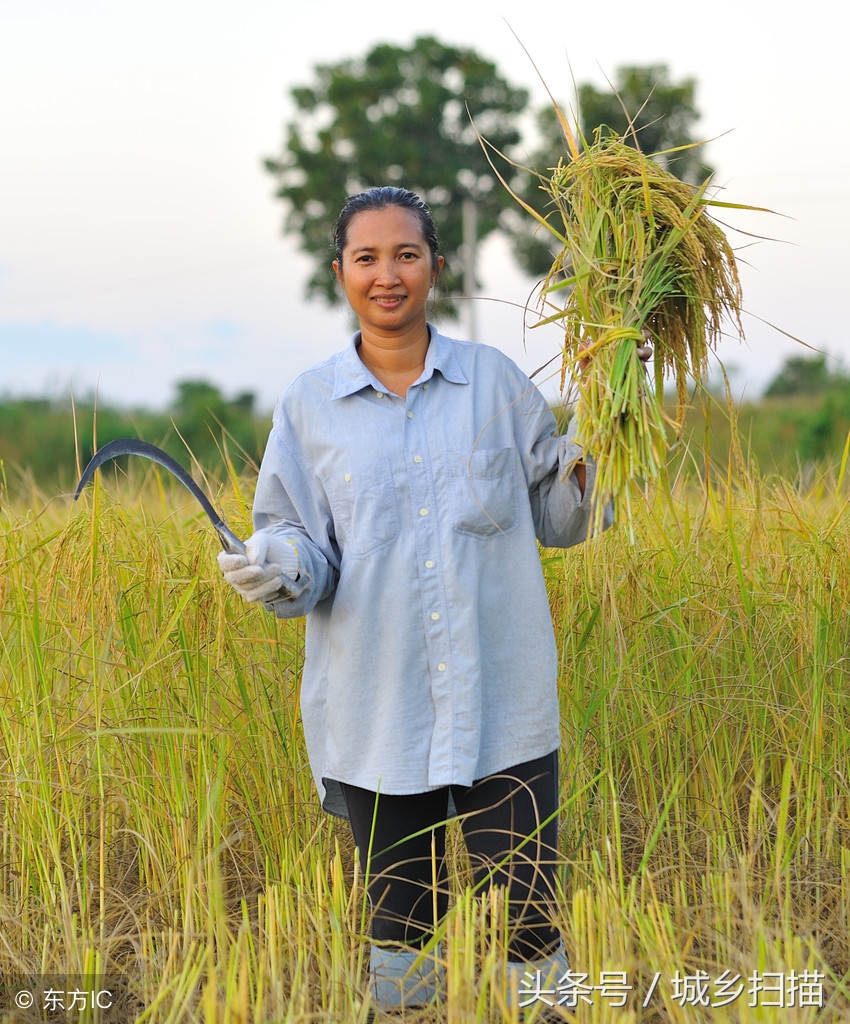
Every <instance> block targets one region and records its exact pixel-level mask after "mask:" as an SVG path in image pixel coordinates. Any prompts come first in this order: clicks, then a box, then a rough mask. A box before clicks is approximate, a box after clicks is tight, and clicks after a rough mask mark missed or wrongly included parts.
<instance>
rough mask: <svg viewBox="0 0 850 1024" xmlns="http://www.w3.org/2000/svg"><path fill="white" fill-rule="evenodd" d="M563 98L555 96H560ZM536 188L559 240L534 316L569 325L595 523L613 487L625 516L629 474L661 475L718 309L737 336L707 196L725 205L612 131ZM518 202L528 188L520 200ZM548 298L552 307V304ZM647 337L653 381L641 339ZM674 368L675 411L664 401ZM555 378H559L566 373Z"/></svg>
mask: <svg viewBox="0 0 850 1024" xmlns="http://www.w3.org/2000/svg"><path fill="white" fill-rule="evenodd" d="M556 109H557V108H556ZM558 113H559V116H560V117H561V122H562V127H563V128H564V132H565V136H566V139H567V143H568V150H569V152H568V159H561V160H559V161H558V164H557V166H556V167H555V168H554V169H552V171H551V177H549V178H548V179H547V178H543V179H541V187H542V188H543V190H544V191H545V192H546V193H547V194H548V196H549V198H550V200H551V203H550V205H551V207H552V210H551V212H550V213H549V214H548V216H546V217H545V218H544V217H542V216H541V215H540V214H538V213H536V212H535V211H534V210H533V209H531V207H529V206H528V205H527V204H525V203H523V206H525V208H526V209H527V210H528V211H529V212H530V213H532V214H533V215H534V216H535V217H536V218H537V220H538V221H539V222H540V223H541V224H542V225H543V226H545V227H546V228H547V229H548V230H549V231H551V232H552V233H553V235H555V237H556V238H557V239H558V241H559V243H560V246H561V248H560V252H559V253H558V255H557V257H556V258H555V260H554V262H553V264H552V267H551V269H550V271H549V274H548V276H547V277H546V280H545V281H544V284H543V288H542V291H541V296H542V304H543V309H544V313H543V317H542V318H541V320H540V322H539V324H537V325H536V326H541V325H542V324H549V323H553V322H557V323H559V324H560V325H561V326H562V327H563V329H564V350H563V359H564V363H563V366H564V372H566V369H567V368H572V369H573V370H577V371H579V372H577V373H576V374H575V377H576V380H577V386H578V391H579V395H578V401H577V403H576V411H575V415H576V416H577V417H578V427H579V430H578V436H579V437H580V439H581V440H582V442H583V444H584V446H585V450H586V451H587V452H588V453H589V454H591V455H592V456H593V457H594V458H595V460H596V462H597V475H596V483H595V487H594V493H593V501H594V506H595V514H594V525H595V527H596V528H599V526H600V525H601V521H602V516H603V512H604V509H605V507H606V505H607V504H608V503H609V502H610V501H611V500H614V501H615V502H616V503H617V504H619V505H620V506H621V507H623V511H624V512H625V515H626V520H627V521H630V519H631V515H630V505H629V495H630V489H631V488H630V484H631V482H632V481H635V480H651V479H654V478H656V477H657V476H658V474H659V473H660V471H661V469H662V467H663V466H664V464H665V461H666V454H667V450H668V447H669V443H670V441H671V440H672V439H673V437H675V436H676V435H678V433H679V432H680V430H681V427H682V424H683V420H684V415H685V410H686V404H687V387H688V381H689V380H693V381H694V382H695V383H697V384H700V383H702V382H703V380H704V378H705V375H706V372H707V369H708V355H709V351H710V350H711V349H713V348H714V347H715V346H716V344H717V342H718V340H719V339H720V337H721V331H722V324H723V322H724V319H725V318H727V317H728V318H729V319H731V321H732V324H733V326H734V327H735V328H736V329H737V331H738V332H739V334H740V335H741V336H742V335H743V329H742V326H741V320H740V311H741V286H740V281H739V278H738V271H737V267H736V264H735V257H734V253H733V251H732V248H731V246H730V244H729V242H728V240H727V239H726V236H725V235H724V233H723V231H722V230H721V228H720V227H719V226H718V225H717V223H716V222H714V221H713V220H711V219H710V217H709V216H708V213H707V207H709V206H712V205H718V206H730V205H732V204H727V203H718V202H717V201H716V200H713V199H710V198H709V197H708V195H707V192H706V189H707V184H708V183H706V184H705V185H703V186H701V187H696V186H693V185H688V184H686V183H685V182H683V181H681V180H679V179H678V178H676V177H675V175H673V174H671V173H669V172H668V171H666V170H665V169H664V168H662V167H661V166H660V165H659V164H658V163H656V162H655V161H654V160H652V159H651V158H649V157H647V156H646V155H644V154H643V153H641V152H640V151H639V150H637V149H635V148H633V147H632V146H630V145H628V144H627V143H626V141H625V140H624V139H623V138H621V137H619V136H613V137H603V135H602V133H600V132H598V133H597V136H596V138H595V140H594V142H593V143H592V144H587V143H585V145H584V146H583V147H581V148H579V147H578V146H577V145H576V143H575V141H574V138H573V136H572V134H571V133H570V131H569V128H568V126H567V124H566V122H565V120H564V118H563V116H562V115H561V114H560V111H558ZM520 202H522V200H520ZM552 310H554V312H552ZM647 342H649V343H651V344H652V346H653V348H654V360H653V370H654V381H650V380H649V379H648V375H647V372H646V370H645V368H644V364H643V363H642V362H641V360H640V358H639V353H638V348H639V347H640V346H642V345H644V344H645V343H647ZM670 378H672V379H673V380H674V381H675V388H676V395H677V401H676V410H675V414H674V415H672V416H671V415H668V414H666V413H665V410H664V403H663V397H664V382H665V380H667V379H670ZM562 381H563V377H562Z"/></svg>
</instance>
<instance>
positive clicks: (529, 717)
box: [254, 327, 593, 815]
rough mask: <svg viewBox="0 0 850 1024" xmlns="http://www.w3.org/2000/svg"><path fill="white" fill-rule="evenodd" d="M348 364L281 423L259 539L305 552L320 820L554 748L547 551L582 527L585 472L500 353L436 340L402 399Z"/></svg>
mask: <svg viewBox="0 0 850 1024" xmlns="http://www.w3.org/2000/svg"><path fill="white" fill-rule="evenodd" d="M358 341H359V336H358V335H355V336H354V338H353V339H352V341H351V343H350V345H349V346H348V348H347V349H345V350H344V351H343V352H341V353H339V354H337V355H336V356H333V357H332V358H330V359H328V360H327V361H325V362H323V363H321V364H319V365H318V366H316V367H314V368H313V369H311V370H308V371H307V372H306V373H304V374H302V375H301V376H300V377H298V378H297V379H296V380H295V381H294V383H293V384H292V385H291V386H290V387H289V389H288V390H287V391H286V392H285V394H284V395H283V397H282V398H281V400H280V402H279V403H278V405H277V408H276V409H275V414H274V420H273V426H272V431H271V434H270V436H269V441H268V445H267V448H266V452H265V455H264V457H263V462H262V467H261V470H260V474H259V479H258V483H257V490H256V496H255V503H254V525H255V528H256V529H258V530H260V529H263V530H271V531H273V532H274V533H276V534H277V535H278V537H279V538H281V539H285V540H287V541H289V542H291V543H294V545H295V547H296V548H297V551H298V555H299V559H300V577H299V583H298V586H297V587H296V588H295V589H296V590H298V591H300V592H298V593H297V596H295V598H294V600H293V599H290V600H278V601H273V602H270V603H269V607H270V608H272V609H273V610H274V611H275V612H276V614H278V615H279V616H285V617H292V616H300V615H306V616H307V626H306V639H305V647H306V649H305V659H304V670H303V679H302V685H301V715H302V722H303V726H304V734H305V739H306V743H307V750H308V755H309V758H310V764H311V768H312V771H313V775H314V778H315V781H316V785H317V787H318V789H319V793H320V795H321V798H322V802H323V806H324V807H325V809H326V810H328V811H331V812H333V813H336V814H342V815H344V814H345V804H344V801H343V798H342V792H341V789H340V787H339V785H338V783H339V782H344V783H351V784H353V785H356V786H360V787H363V788H365V789H370V790H373V791H379V792H383V793H390V794H405V793H419V792H424V791H426V790H429V789H434V788H437V787H441V786H446V785H452V784H459V785H469V784H471V783H472V782H473V781H474V780H476V779H479V778H482V777H484V776H485V775H489V774H492V773H494V772H498V771H501V770H503V769H506V768H509V767H511V766H512V765H515V764H519V763H521V762H523V761H528V760H531V759H532V758H536V757H540V756H542V755H544V754H547V753H550V752H551V751H552V750H554V749H556V748H557V746H558V745H559V707H558V698H557V653H556V645H555V638H554V633H553V628H552V620H551V614H550V610H549V603H548V598H547V592H546V586H545V582H544V578H543V572H542V568H541V564H540V555H539V549H538V541H539V542H540V543H542V544H543V545H546V546H561V547H566V546H569V545H572V544H575V543H578V542H580V541H582V540H584V539H585V538H586V536H587V532H588V529H589V524H590V518H591V517H590V505H591V502H590V492H591V489H592V486H593V466H592V464H591V463H587V464H586V465H587V470H586V472H587V481H586V494H585V496H584V497H582V494H581V491H580V489H579V486H578V483H577V482H576V480H575V477H574V475H572V473H571V470H572V467H573V465H574V463H575V461H576V460H578V459H580V458H581V457H582V451H581V448H580V447H579V445H577V444H576V443H575V441H574V440H573V439H572V438H571V437H570V436H569V434H568V435H567V436H563V437H559V436H558V435H557V432H556V425H555V419H554V416H553V414H552V412H551V410H550V409H549V407H548V405H547V403H546V402H545V400H544V399H543V397H542V396H541V395H540V393H539V392H538V390H537V389H536V388H535V387H534V385H533V384H532V382H531V381H530V380H529V378H528V377H527V376H526V375H525V374H524V373H522V371H521V370H520V369H519V368H518V367H517V366H516V365H515V364H514V363H513V362H512V361H511V360H510V359H508V358H507V357H506V356H505V355H503V354H502V353H501V352H499V351H498V350H497V349H494V348H492V347H489V346H487V345H482V344H473V343H470V342H463V341H455V340H452V339H449V338H447V337H444V336H442V335H440V334H438V333H437V332H436V331H435V329H434V328H433V327H432V328H431V341H430V344H429V347H428V351H427V356H426V361H425V369H424V371H423V373H422V374H421V376H420V377H419V379H418V380H417V381H416V382H415V383H414V384H413V385H412V386H411V387H409V388H408V390H407V393H406V395H405V397H400V396H398V395H396V394H393V393H391V392H390V391H388V390H387V389H386V388H385V387H384V386H383V385H382V384H381V383H380V381H379V380H378V379H377V378H375V377H374V376H373V375H372V373H371V372H370V371H369V370H368V369H367V368H366V367H365V366H364V364H363V363H362V362H361V360H360V358H359V355H358V351H357V345H358Z"/></svg>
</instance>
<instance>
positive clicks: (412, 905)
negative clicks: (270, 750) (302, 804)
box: [342, 751, 560, 961]
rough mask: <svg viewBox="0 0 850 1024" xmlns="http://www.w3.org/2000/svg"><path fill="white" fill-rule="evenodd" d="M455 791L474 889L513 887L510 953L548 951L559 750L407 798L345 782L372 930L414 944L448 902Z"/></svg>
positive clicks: (554, 933) (554, 935)
mask: <svg viewBox="0 0 850 1024" xmlns="http://www.w3.org/2000/svg"><path fill="white" fill-rule="evenodd" d="M450 789H451V794H452V798H453V800H454V804H455V808H456V809H457V812H458V815H459V816H460V821H461V827H462V829H463V835H464V839H465V841H466V848H467V850H468V852H469V858H470V862H471V866H472V872H473V880H474V883H475V887H476V889H477V890H479V891H483V890H484V889H486V888H487V887H489V886H490V885H501V886H504V887H505V889H506V890H507V894H508V907H509V920H510V925H511V928H510V935H509V946H508V955H509V957H510V959H511V960H518V961H525V960H535V959H539V958H541V957H544V956H547V955H549V954H550V953H551V952H553V951H554V949H555V948H556V947H557V945H558V943H559V942H560V935H559V933H558V930H557V929H556V928H555V927H554V926H553V925H552V920H551V911H550V908H551V905H552V903H553V900H554V896H555V875H556V871H557V861H558V854H557V849H558V819H557V809H558V753H557V751H553V752H552V753H551V754H547V755H546V756H544V757H540V758H537V759H536V760H534V761H526V762H525V763H523V764H518V765H515V766H514V767H513V768H509V769H507V770H506V771H504V772H499V773H498V774H496V775H489V776H487V777H486V778H483V779H479V780H478V781H476V782H474V783H473V784H472V785H471V786H451V787H448V786H446V787H444V788H442V789H436V790H431V791H429V792H427V793H415V794H411V795H406V796H390V795H387V794H384V793H381V794H376V793H374V792H372V791H371V790H367V789H360V788H358V787H357V786H351V785H348V784H347V783H343V784H342V790H343V792H344V794H345V800H346V803H347V805H348V815H349V818H350V820H351V828H352V831H353V833H354V841H355V843H356V844H357V847H358V849H359V852H360V865H361V868H362V870H363V873H364V875H365V876H366V877H368V880H369V897H370V900H371V904H372V909H373V918H372V937H373V939H374V940H375V941H377V942H396V943H400V944H403V945H412V946H417V945H421V944H422V943H423V942H425V941H427V939H428V937H429V936H430V935H431V934H432V933H433V930H434V926H435V925H436V923H437V922H438V921H439V920H440V919H441V918H442V917H443V916H444V915H445V913H446V910H447V909H448V891H447V888H446V864H445V849H446V828H445V819H446V813H447V805H448V795H449V790H450Z"/></svg>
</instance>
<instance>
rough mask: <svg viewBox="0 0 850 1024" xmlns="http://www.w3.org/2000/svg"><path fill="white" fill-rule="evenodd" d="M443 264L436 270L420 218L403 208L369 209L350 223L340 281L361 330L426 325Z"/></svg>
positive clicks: (385, 331) (385, 330) (386, 331)
mask: <svg viewBox="0 0 850 1024" xmlns="http://www.w3.org/2000/svg"><path fill="white" fill-rule="evenodd" d="M442 266H443V257H442V256H438V257H437V263H436V266H434V263H433V261H432V256H431V250H430V249H429V248H428V243H427V242H426V240H425V236H424V234H423V232H422V225H421V223H420V221H419V217H418V216H417V215H416V214H415V213H413V211H411V210H406V209H404V208H403V207H401V206H386V207H384V208H383V209H380V210H363V211H362V212H361V213H358V214H355V216H354V217H352V219H351V221H350V223H349V225H348V237H347V239H346V244H345V248H344V249H343V252H342V260H341V261H340V260H334V263H333V268H334V270H335V271H336V276H337V280H338V281H339V283H340V284H341V285H342V287H343V290H344V291H345V297H346V299H348V302H349V305H350V306H351V308H352V309H353V310H354V313H355V314H356V315H357V318H358V320H359V321H360V329H361V331H366V332H369V331H371V332H372V333H380V334H394V333H397V332H403V331H406V330H409V329H411V328H415V327H417V326H419V325H421V326H423V327H424V324H425V304H426V302H427V300H428V294H429V293H430V291H431V286H432V285H433V284H434V282H435V281H436V279H437V275H438V274H439V272H440V270H441V268H442Z"/></svg>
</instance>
